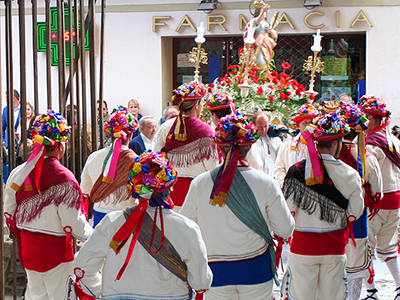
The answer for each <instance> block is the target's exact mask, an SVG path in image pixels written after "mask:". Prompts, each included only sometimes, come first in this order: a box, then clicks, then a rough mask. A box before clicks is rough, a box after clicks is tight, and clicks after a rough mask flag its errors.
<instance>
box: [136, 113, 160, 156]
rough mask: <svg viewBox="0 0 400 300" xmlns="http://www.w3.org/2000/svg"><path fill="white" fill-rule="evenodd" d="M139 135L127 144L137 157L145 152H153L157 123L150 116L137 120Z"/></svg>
mask: <svg viewBox="0 0 400 300" xmlns="http://www.w3.org/2000/svg"><path fill="white" fill-rule="evenodd" d="M139 127H140V133H139V134H138V135H137V136H135V137H134V138H133V139H132V141H131V142H130V143H129V148H130V149H132V150H133V151H134V152H135V153H136V154H137V155H140V154H142V153H143V152H144V151H146V150H153V146H154V143H155V135H156V132H157V122H156V120H155V119H154V118H153V117H152V116H144V117H142V118H141V119H140V120H139Z"/></svg>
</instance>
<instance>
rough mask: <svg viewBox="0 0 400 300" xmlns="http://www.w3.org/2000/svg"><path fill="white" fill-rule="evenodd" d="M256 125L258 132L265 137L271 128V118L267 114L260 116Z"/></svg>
mask: <svg viewBox="0 0 400 300" xmlns="http://www.w3.org/2000/svg"><path fill="white" fill-rule="evenodd" d="M255 125H256V129H257V133H258V134H259V135H260V137H264V136H266V135H267V133H268V129H269V119H268V117H267V116H264V115H261V116H258V118H257V119H256V124H255Z"/></svg>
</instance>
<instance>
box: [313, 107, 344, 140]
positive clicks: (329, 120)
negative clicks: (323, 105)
mask: <svg viewBox="0 0 400 300" xmlns="http://www.w3.org/2000/svg"><path fill="white" fill-rule="evenodd" d="M313 125H314V126H315V127H316V128H315V130H314V133H313V138H314V140H316V141H318V142H329V141H332V140H334V139H338V138H340V137H343V136H345V135H347V134H348V133H350V127H349V125H347V124H346V122H345V120H344V118H343V117H342V116H339V115H338V114H337V113H330V114H327V115H324V116H322V117H319V118H317V119H316V120H315V121H314V122H313Z"/></svg>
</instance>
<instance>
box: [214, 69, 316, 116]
mask: <svg viewBox="0 0 400 300" xmlns="http://www.w3.org/2000/svg"><path fill="white" fill-rule="evenodd" d="M281 67H282V69H283V70H284V72H281V73H277V72H275V71H273V72H270V71H269V70H268V69H263V70H260V69H257V68H253V69H251V70H249V71H248V72H247V74H246V75H247V76H244V74H241V73H240V70H241V66H240V65H231V66H229V67H228V70H229V71H230V72H229V74H226V75H225V76H224V77H221V78H217V79H216V80H215V81H214V82H213V83H211V84H210V85H209V86H208V92H210V93H216V92H226V93H228V94H229V95H231V96H232V97H233V99H234V102H235V104H236V107H237V108H238V110H240V111H246V112H248V113H251V112H256V111H270V112H275V113H276V114H277V116H278V118H281V119H293V117H294V115H295V114H296V112H297V110H298V109H299V107H300V106H301V105H303V104H304V103H307V102H308V99H309V98H308V96H307V95H306V94H305V87H304V85H303V84H299V83H298V81H297V80H296V79H293V73H290V74H287V73H286V70H289V69H290V68H291V65H290V64H289V63H287V62H284V63H282V64H281ZM245 83H247V88H248V94H247V95H246V96H243V93H242V91H241V90H242V88H243V85H244V84H245Z"/></svg>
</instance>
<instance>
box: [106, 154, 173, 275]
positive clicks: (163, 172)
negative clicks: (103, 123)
mask: <svg viewBox="0 0 400 300" xmlns="http://www.w3.org/2000/svg"><path fill="white" fill-rule="evenodd" d="M129 168H130V171H129V179H128V188H129V189H130V190H131V191H132V197H135V198H141V199H142V201H141V202H140V203H139V205H138V206H137V207H136V208H135V210H134V211H133V212H132V213H131V215H130V216H129V218H128V219H127V220H126V222H125V223H124V225H122V227H121V228H120V229H119V230H118V231H117V232H116V233H115V235H114V236H113V239H112V240H111V242H110V248H111V249H113V250H114V251H115V253H116V254H118V253H119V252H120V250H121V248H122V247H123V246H124V245H125V243H126V242H127V241H128V239H129V238H130V236H131V235H132V233H133V237H132V241H131V244H130V246H129V248H130V249H131V251H129V252H128V255H127V257H126V259H125V263H124V265H123V266H122V268H121V269H120V271H119V273H118V275H117V278H116V280H119V279H120V278H121V276H122V274H123V273H124V271H125V268H126V266H127V264H128V262H129V260H130V258H131V255H132V252H133V249H134V247H135V245H136V242H137V239H138V237H139V233H140V231H141V228H142V224H143V221H144V217H145V214H146V210H147V206H148V205H150V206H152V207H156V212H155V215H154V221H153V232H152V237H151V242H150V245H149V248H148V250H149V251H150V252H151V253H153V254H156V253H157V252H158V251H159V250H160V249H161V248H162V247H163V245H164V223H163V218H162V209H161V208H171V204H170V203H168V202H167V201H165V200H164V199H162V198H160V197H158V196H157V194H159V193H161V192H163V191H165V190H167V189H168V188H170V187H171V186H172V185H173V184H174V183H175V181H176V179H177V176H178V173H177V171H176V170H175V169H174V167H173V166H172V165H171V163H170V162H169V161H168V159H167V158H166V154H165V152H147V151H145V152H143V153H142V154H141V155H140V156H139V157H136V158H135V160H134V161H133V162H132V163H131V164H130V166H129ZM168 200H169V199H168ZM172 206H173V204H172ZM158 210H159V212H160V221H161V241H160V247H159V249H156V250H155V251H153V248H154V246H153V240H154V234H155V230H154V228H155V226H156V222H157V211H158Z"/></svg>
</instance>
